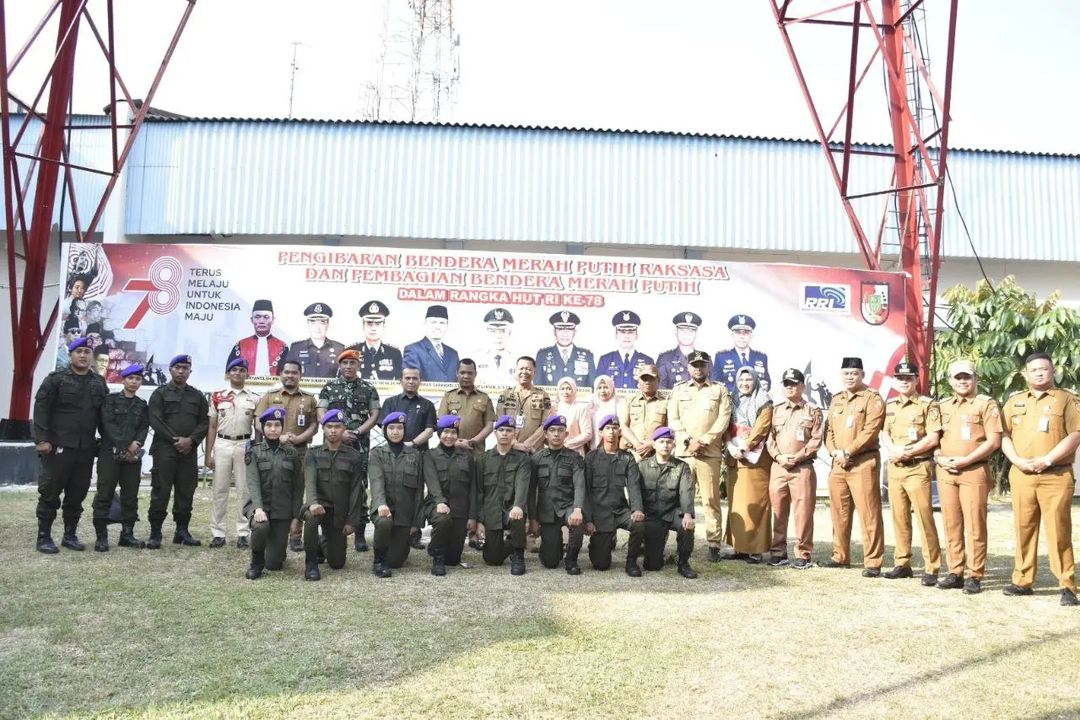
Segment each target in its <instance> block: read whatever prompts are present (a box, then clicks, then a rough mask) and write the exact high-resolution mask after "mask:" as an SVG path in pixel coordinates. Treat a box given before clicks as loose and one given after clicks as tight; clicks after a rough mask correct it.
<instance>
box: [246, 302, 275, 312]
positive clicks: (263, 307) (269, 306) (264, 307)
mask: <svg viewBox="0 0 1080 720" xmlns="http://www.w3.org/2000/svg"><path fill="white" fill-rule="evenodd" d="M251 312H253V313H257V312H271V313H272V312H274V303H272V302H270V301H269V300H256V301H255V304H254V305H252V306H251Z"/></svg>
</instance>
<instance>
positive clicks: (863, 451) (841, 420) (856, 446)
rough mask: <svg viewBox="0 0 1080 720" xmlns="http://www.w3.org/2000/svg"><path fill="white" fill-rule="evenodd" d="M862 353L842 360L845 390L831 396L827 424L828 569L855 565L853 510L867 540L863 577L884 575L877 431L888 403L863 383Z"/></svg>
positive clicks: (841, 367)
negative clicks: (829, 465)
mask: <svg viewBox="0 0 1080 720" xmlns="http://www.w3.org/2000/svg"><path fill="white" fill-rule="evenodd" d="M864 377H865V372H864V371H863V362H862V358H857V357H846V358H844V359H843V361H842V362H841V363H840V382H841V385H842V386H843V387H844V389H843V391H841V392H839V393H837V394H836V395H834V396H833V399H832V404H831V405H829V421H828V423H827V424H826V425H825V447H826V448H827V449H828V451H829V455H830V456H831V457H832V469H831V470H830V471H829V511H830V512H831V514H832V523H833V551H832V556H831V557H830V558H829V559H828V560H826V561H824V562H823V563H821V566H822V567H827V568H841V567H842V568H846V567H849V566H850V565H851V523H852V510H854V511H856V512H858V513H859V524H860V525H861V526H862V541H863V572H862V574H863V577H867V578H876V577H881V565H882V563H883V562H884V560H885V528H884V523H883V521H882V518H881V483H880V480H879V472H880V469H881V458H880V456H879V455H878V447H879V444H878V443H879V440H878V435H879V434H880V433H881V428H882V426H883V425H884V424H885V402H884V401H883V400H882V399H881V396H880V395H878V393H877V391H876V390H873V389H871V388H868V387H867V386H866V383H864V382H863V378H864Z"/></svg>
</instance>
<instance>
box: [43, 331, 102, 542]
mask: <svg viewBox="0 0 1080 720" xmlns="http://www.w3.org/2000/svg"><path fill="white" fill-rule="evenodd" d="M93 357H94V355H93V351H92V350H91V349H90V344H89V342H88V341H87V339H86V338H78V339H76V340H75V341H74V342H72V343H71V344H70V345H69V346H68V359H69V361H70V362H69V363H68V367H67V368H65V369H64V370H56V371H54V372H51V373H49V374H48V375H47V376H46V377H45V380H44V381H42V383H41V387H39V388H38V391H37V394H36V395H35V396H34V442H35V443H36V446H35V449H36V450H37V453H38V455H39V456H40V457H41V474H40V475H39V476H38V503H37V520H38V533H37V549H38V550H39V551H41V552H43V553H47V554H50V555H51V554H54V553H57V552H59V549H58V548H57V547H56V543H54V542H53V539H52V524H53V521H54V520H55V519H56V511H57V510H60V509H61V507H62V508H63V515H64V537H63V539H62V541H61V543H60V544H61V545H63V546H64V547H66V548H68V549H70V550H83V549H85V547H86V546H85V545H83V544H82V542H80V541H79V536H78V534H77V530H78V527H79V518H81V517H82V511H83V509H82V504H83V500H85V499H86V493H87V492H89V491H90V473H91V471H92V470H93V467H94V455H95V454H96V453H97V440H96V438H95V437H94V434H95V433H96V431H97V428H98V418H99V413H100V411H101V406H102V405H103V404H104V402H105V398H106V396H108V394H109V388H108V386H107V385H106V384H105V380H103V379H102V378H101V376H100V375H97V374H95V373H94V372H92V371H91V369H90V366H91V364H92V362H93ZM61 496H63V501H62V502H61V499H60V498H61Z"/></svg>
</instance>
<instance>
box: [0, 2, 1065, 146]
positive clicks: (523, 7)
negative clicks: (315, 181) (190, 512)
mask: <svg viewBox="0 0 1080 720" xmlns="http://www.w3.org/2000/svg"><path fill="white" fill-rule="evenodd" d="M384 2H388V3H398V4H399V5H400V4H401V3H404V2H406V0H348V1H342V0H309V1H308V2H296V1H295V0H290V1H284V0H258V1H255V0H199V1H198V3H197V4H196V6H195V9H194V12H193V14H192V16H191V20H190V22H189V24H188V26H187V28H186V30H185V32H184V34H183V36H182V37H181V39H180V44H179V47H178V48H177V51H176V54H175V56H174V58H173V60H172V62H171V63H170V65H169V67H168V71H167V74H166V76H165V79H164V81H163V83H162V86H161V88H160V90H159V91H158V94H157V97H156V98H155V101H154V105H155V106H156V107H160V108H164V109H167V110H170V111H173V112H178V113H182V114H185V115H191V116H199V117H222V116H228V117H286V116H288V110H289V94H290V76H291V74H292V70H291V63H292V59H293V48H294V46H293V43H300V44H299V45H298V46H296V51H297V66H298V69H297V71H296V74H295V84H294V88H293V91H294V98H293V116H294V117H307V118H338V119H358V118H361V117H362V116H363V112H364V109H365V107H366V100H367V94H368V90H367V89H366V88H367V86H368V85H369V84H371V83H373V82H375V79H376V77H377V73H378V68H379V64H378V62H377V61H376V58H377V57H378V56H379V54H380V51H381V49H382V48H383V43H382V40H381V37H382V35H383V33H384V24H383V21H382V15H383V12H384ZM769 2H770V0H711V1H706V0H668V1H666V2H659V1H658V0H651V1H648V2H646V1H644V0H618V1H616V0H574V1H568V0H544V1H543V2H537V1H536V0H534V1H533V2H523V1H521V0H457V1H456V2H455V3H454V6H453V20H454V25H455V30H456V32H457V34H458V35H459V37H460V45H459V48H458V53H459V57H458V59H459V63H460V83H459V86H458V93H457V98H456V103H455V104H454V106H453V107H451V108H448V109H444V111H443V113H442V114H441V116H440V119H441V120H442V121H447V122H461V123H481V124H508V125H515V124H516V125H542V126H561V127H591V128H606V129H630V130H650V131H673V132H696V133H709V134H734V135H753V136H767V137H797V138H808V137H812V136H813V126H812V124H811V121H810V116H809V113H808V111H807V109H806V105H805V102H804V100H803V98H802V95H801V93H800V91H799V88H798V85H797V83H796V81H795V75H794V72H793V70H792V67H791V63H790V62H789V60H788V58H787V55H786V52H785V50H784V46H783V43H782V42H781V36H780V33H779V31H778V29H777V28H776V25H775V21H774V20H773V16H772V12H771V10H770V8H769ZM186 4H187V3H186V0H153V2H147V1H146V0H115V8H116V28H117V38H118V40H117V48H118V52H117V55H118V63H119V67H120V69H121V73H122V75H123V76H124V79H125V81H126V82H127V84H128V86H129V87H130V88H131V90H132V92H133V94H134V95H135V96H142V95H144V94H145V90H146V89H147V88H148V87H149V83H150V80H151V78H152V76H153V73H154V71H155V70H156V68H157V65H158V63H159V62H160V59H161V56H162V53H163V52H164V49H165V47H166V45H167V42H168V39H169V37H170V35H171V33H172V31H173V30H174V29H175V26H176V22H177V21H178V19H179V17H180V15H181V13H182V11H183V8H184V7H185V6H186ZM837 4H840V3H839V2H837V1H836V0H832V1H831V2H825V5H826V6H832V5H837ZM48 5H49V3H48V2H46V1H45V0H23V1H22V2H19V3H7V5H6V11H7V14H8V17H7V22H8V27H9V30H8V53H9V58H10V57H11V56H12V55H13V54H14V51H15V48H17V47H19V46H21V45H22V42H23V40H24V39H25V37H26V36H27V35H28V33H29V31H30V29H31V28H32V27H33V26H34V25H35V24H36V23H37V22H38V21H39V20H40V18H41V15H42V13H44V11H45V9H46V8H47V7H48ZM875 5H876V3H875ZM800 6H802V7H803V8H806V10H810V9H812V8H814V7H821V6H822V3H821V2H818V1H817V0H795V2H794V3H793V7H794V8H795V10H796V11H800V12H805V11H801V10H800ZM925 7H926V8H927V10H926V26H927V27H926V30H927V37H926V38H925V39H926V41H927V46H928V52H929V56H930V59H931V70H932V72H933V73H934V74H935V76H937V77H938V78H940V76H941V74H942V73H943V71H944V57H945V54H944V47H943V41H944V39H945V21H946V19H947V17H948V5H947V3H946V2H945V0H926V2H925ZM1021 7H1022V8H1023V9H1022V10H1021V9H1020V8H1021ZM89 8H90V12H91V14H92V15H93V16H94V17H95V18H96V19H99V23H100V24H101V25H102V26H104V18H105V14H104V2H103V0H89ZM55 25H56V22H55V19H54V20H53V23H52V24H51V25H50V26H49V37H50V38H52V37H55ZM792 33H793V39H794V41H795V45H796V50H797V51H798V52H799V53H800V57H801V58H803V60H804V65H805V67H806V68H807V72H808V75H809V80H810V83H811V88H812V90H813V91H814V92H815V94H816V97H818V98H819V99H820V102H821V107H822V115H823V116H827V117H828V118H829V119H830V120H831V119H832V118H833V117H835V116H836V114H837V113H838V112H839V111H840V108H841V106H842V103H843V97H844V93H845V92H846V77H847V67H846V65H845V61H846V58H847V56H848V48H849V44H850V34H849V33H850V31H848V30H843V29H838V28H823V27H820V26H819V27H805V26H802V27H797V28H794V29H793V30H792ZM1077 37H1080V3H1075V2H1060V1H1058V0H1027V2H1025V3H1023V4H1019V3H1016V2H1010V1H1007V0H978V2H966V3H960V9H959V13H958V17H957V42H956V47H957V49H956V63H955V74H954V79H953V92H954V97H953V112H952V117H953V124H952V141H951V143H950V144H951V146H952V147H954V148H959V147H963V148H988V149H1002V150H1018V151H1029V152H1052V153H1070V154H1080V133H1077V132H1076V131H1075V128H1076V117H1077V116H1078V115H1080V102H1078V100H1077V93H1076V92H1075V88H1076V87H1077V86H1078V85H1080V70H1078V68H1080V43H1077V42H1076V38H1077ZM48 45H49V43H42V44H41V45H40V47H38V48H36V52H34V53H32V54H31V55H28V56H27V58H26V59H25V60H24V62H23V63H22V64H21V65H20V67H19V68H17V69H16V71H15V73H13V75H12V89H13V90H14V91H15V92H16V93H19V94H21V95H23V96H30V97H32V96H33V94H34V92H35V91H36V86H35V85H34V83H33V81H34V80H35V79H36V80H38V81H40V78H41V77H42V76H43V74H44V70H43V68H44V67H45V66H46V65H47V63H48V62H49V60H50V58H51V53H50V51H49V47H48ZM104 71H105V66H104V62H103V60H102V59H101V55H100V52H99V51H98V50H97V49H96V43H95V41H94V38H93V35H92V34H91V33H90V32H89V28H87V27H86V26H85V24H84V27H83V30H82V34H81V35H80V38H79V54H78V59H77V64H76V90H75V96H74V109H75V110H76V111H78V112H89V113H100V112H101V109H102V107H104V105H105V104H106V103H107V102H108V87H107V85H106V83H105V72H104ZM881 86H882V80H881V73H880V71H878V70H875V71H872V73H871V74H870V76H868V80H867V83H866V89H865V93H866V94H865V95H863V94H860V95H859V97H858V104H857V117H856V130H855V136H856V138H858V139H860V140H866V141H887V140H888V128H887V124H886V121H887V118H886V115H885V103H884V99H883V95H882V91H881Z"/></svg>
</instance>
